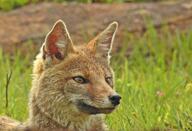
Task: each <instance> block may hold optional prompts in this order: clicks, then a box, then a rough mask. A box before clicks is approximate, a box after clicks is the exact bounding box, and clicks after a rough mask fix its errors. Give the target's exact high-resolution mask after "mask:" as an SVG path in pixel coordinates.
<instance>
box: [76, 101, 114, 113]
mask: <svg viewBox="0 0 192 131" xmlns="http://www.w3.org/2000/svg"><path fill="white" fill-rule="evenodd" d="M77 107H78V109H79V110H80V111H82V112H84V113H87V114H109V113H111V112H112V111H113V110H114V109H115V107H111V108H98V107H94V106H91V105H88V104H86V103H84V102H78V104H77Z"/></svg>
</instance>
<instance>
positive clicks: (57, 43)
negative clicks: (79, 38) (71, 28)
mask: <svg viewBox="0 0 192 131" xmlns="http://www.w3.org/2000/svg"><path fill="white" fill-rule="evenodd" d="M73 50H74V49H73V43H72V40H71V38H70V35H69V33H68V31H67V28H66V25H65V23H64V22H63V21H62V20H58V21H57V22H56V23H55V25H54V26H53V28H52V30H51V31H50V32H49V33H48V34H47V36H46V38H45V42H44V44H43V47H42V52H43V59H45V60H46V59H48V60H49V61H51V63H56V62H55V61H60V60H63V59H64V58H65V56H66V55H67V54H68V53H70V52H72V51H73Z"/></svg>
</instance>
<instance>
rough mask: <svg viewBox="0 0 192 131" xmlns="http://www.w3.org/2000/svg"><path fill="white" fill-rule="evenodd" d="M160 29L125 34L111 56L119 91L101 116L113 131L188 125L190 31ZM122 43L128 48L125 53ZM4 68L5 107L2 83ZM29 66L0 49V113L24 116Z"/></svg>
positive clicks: (191, 120)
mask: <svg viewBox="0 0 192 131" xmlns="http://www.w3.org/2000/svg"><path fill="white" fill-rule="evenodd" d="M162 34H163V35H162ZM162 34H161V35H159V34H158V33H157V32H156V31H155V30H154V29H153V28H151V29H149V31H148V32H146V33H145V34H144V35H143V36H142V37H133V36H132V35H131V34H128V33H127V34H126V35H125V41H124V43H123V45H124V46H125V47H124V48H122V49H121V51H120V52H119V53H115V54H114V55H113V56H114V57H113V58H112V66H113V68H114V70H115V74H116V89H117V90H118V92H119V93H120V94H121V96H122V102H121V105H120V106H119V108H118V110H116V111H115V112H114V113H112V114H111V115H109V116H108V117H107V123H108V125H109V126H110V127H111V129H113V130H114V131H142V130H151V129H154V128H160V129H169V128H171V129H180V130H192V128H191V127H192V104H191V103H192V102H191V100H192V64H191V61H192V31H189V32H187V33H180V32H178V33H175V34H174V35H172V34H171V33H170V32H169V31H164V33H162ZM127 48H129V51H130V53H129V55H128V57H125V54H127V53H126V52H127ZM10 70H12V72H13V75H12V79H11V83H10V86H9V107H8V109H7V110H6V108H5V83H6V75H7V73H9V71H10ZM31 70H32V60H31V59H30V58H29V57H27V56H21V55H19V54H18V55H15V56H12V57H10V56H7V55H5V54H3V53H2V52H1V53H0V114H3V115H5V114H7V115H9V116H11V117H12V118H15V119H18V120H21V121H24V120H26V118H27V116H28V110H27V101H28V93H29V89H30V87H31Z"/></svg>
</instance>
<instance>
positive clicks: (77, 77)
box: [73, 76, 89, 84]
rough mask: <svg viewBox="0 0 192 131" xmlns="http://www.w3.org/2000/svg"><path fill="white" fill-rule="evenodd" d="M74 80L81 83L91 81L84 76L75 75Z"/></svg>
mask: <svg viewBox="0 0 192 131" xmlns="http://www.w3.org/2000/svg"><path fill="white" fill-rule="evenodd" d="M73 80H74V81H76V82H78V83H80V84H86V83H88V82H89V80H87V79H85V78H83V77H82V76H75V77H73Z"/></svg>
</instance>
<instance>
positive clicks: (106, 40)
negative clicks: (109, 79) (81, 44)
mask: <svg viewBox="0 0 192 131" xmlns="http://www.w3.org/2000/svg"><path fill="white" fill-rule="evenodd" d="M117 28H118V23H117V22H112V23H111V24H110V25H109V26H108V27H107V28H106V29H105V30H104V31H103V32H101V33H100V34H99V35H98V36H96V37H95V38H94V39H93V40H91V41H90V42H89V43H88V45H87V47H88V48H89V49H91V50H92V51H93V52H94V53H95V55H96V56H97V57H100V58H105V59H106V60H107V61H108V62H109V60H110V52H111V49H112V45H113V39H114V37H115V34H116V31H117Z"/></svg>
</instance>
